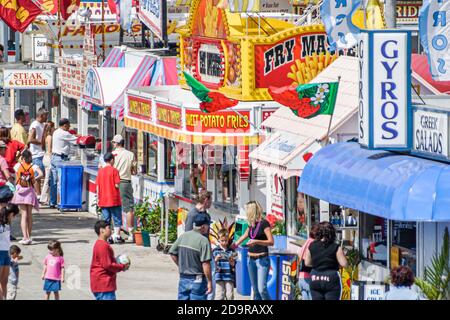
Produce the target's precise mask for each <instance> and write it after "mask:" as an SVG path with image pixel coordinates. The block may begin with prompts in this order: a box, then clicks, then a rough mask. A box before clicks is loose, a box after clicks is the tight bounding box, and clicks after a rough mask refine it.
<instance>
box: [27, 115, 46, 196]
mask: <svg viewBox="0 0 450 320" xmlns="http://www.w3.org/2000/svg"><path fill="white" fill-rule="evenodd" d="M47 118H48V111H47V110H46V109H45V108H44V107H42V108H39V110H38V112H37V115H36V120H34V121H33V122H32V123H31V125H30V130H29V132H28V144H29V145H30V151H31V154H32V156H33V164H34V165H36V166H38V167H39V169H41V171H42V172H45V167H44V154H45V152H44V149H42V135H43V134H44V126H45V122H47ZM34 189H35V190H36V194H37V197H38V199H40V197H41V181H40V180H38V179H36V182H35V184H34Z"/></svg>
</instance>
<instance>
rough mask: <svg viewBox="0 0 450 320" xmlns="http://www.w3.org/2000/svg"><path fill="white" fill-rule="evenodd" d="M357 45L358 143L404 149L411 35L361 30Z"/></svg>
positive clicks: (407, 139)
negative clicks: (358, 77)
mask: <svg viewBox="0 0 450 320" xmlns="http://www.w3.org/2000/svg"><path fill="white" fill-rule="evenodd" d="M359 45H360V47H359V76H360V79H359V90H358V96H359V141H360V143H361V144H362V145H365V146H367V147H368V148H369V149H388V150H408V149H409V147H410V145H411V137H410V135H408V130H410V127H411V110H410V105H411V78H410V75H411V61H410V59H411V57H410V51H411V34H410V33H409V32H408V31H392V30H389V31H362V33H361V38H360V40H359Z"/></svg>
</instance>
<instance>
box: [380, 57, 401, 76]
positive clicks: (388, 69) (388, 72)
mask: <svg viewBox="0 0 450 320" xmlns="http://www.w3.org/2000/svg"><path fill="white" fill-rule="evenodd" d="M382 64H383V66H384V69H386V71H387V78H388V79H392V71H393V70H394V68H395V66H396V65H397V64H398V61H396V62H395V63H394V64H393V65H392V67H390V66H389V63H387V62H386V61H383V62H382Z"/></svg>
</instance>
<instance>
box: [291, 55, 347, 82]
mask: <svg viewBox="0 0 450 320" xmlns="http://www.w3.org/2000/svg"><path fill="white" fill-rule="evenodd" d="M337 57H338V56H337V54H334V55H331V54H330V53H329V52H327V53H326V54H324V53H323V52H321V53H319V54H317V53H313V54H312V56H307V57H305V61H301V60H299V59H297V60H295V64H293V65H292V66H291V72H289V73H288V74H287V77H288V78H289V79H291V80H293V82H292V85H293V86H298V85H300V84H305V83H309V82H310V81H311V80H312V79H314V78H315V77H316V76H317V75H318V74H319V73H320V72H322V70H323V69H325V68H326V67H328V66H329V65H330V64H331V63H332V62H333V61H334V60H336V59H337Z"/></svg>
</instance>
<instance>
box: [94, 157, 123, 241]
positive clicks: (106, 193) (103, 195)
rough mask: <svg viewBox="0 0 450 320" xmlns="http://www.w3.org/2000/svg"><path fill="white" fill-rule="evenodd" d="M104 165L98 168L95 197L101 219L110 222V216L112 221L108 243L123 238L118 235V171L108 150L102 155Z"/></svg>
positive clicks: (120, 201)
mask: <svg viewBox="0 0 450 320" xmlns="http://www.w3.org/2000/svg"><path fill="white" fill-rule="evenodd" d="M103 160H104V161H105V165H104V167H103V168H100V169H99V170H98V175H97V180H96V181H95V184H96V185H97V199H98V202H97V203H98V206H99V207H100V208H101V209H102V215H103V220H105V221H106V223H108V224H110V223H111V217H112V220H113V221H114V235H113V236H112V239H108V241H109V243H124V242H125V240H123V239H122V237H121V236H120V227H121V226H122V200H121V198H120V190H119V184H120V176H119V171H118V170H117V169H116V168H114V167H113V165H114V156H113V154H112V153H110V152H108V153H106V154H105V155H104V156H103Z"/></svg>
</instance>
